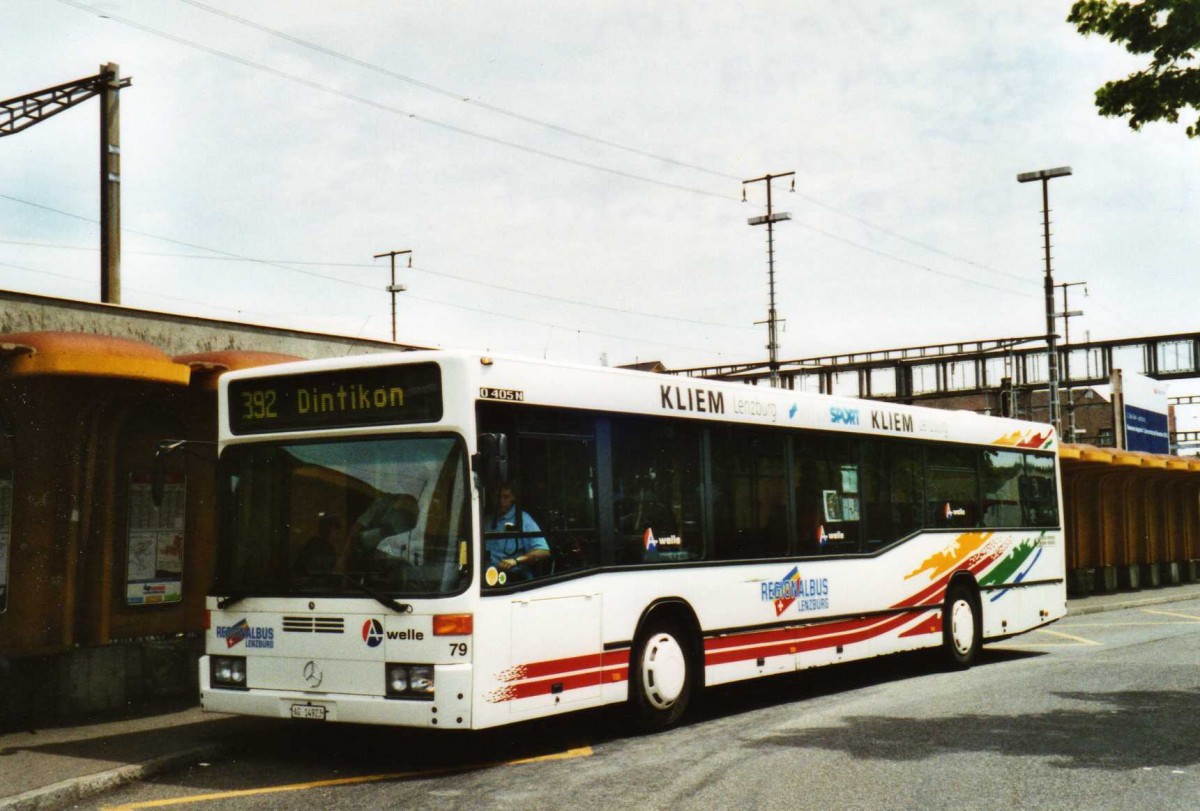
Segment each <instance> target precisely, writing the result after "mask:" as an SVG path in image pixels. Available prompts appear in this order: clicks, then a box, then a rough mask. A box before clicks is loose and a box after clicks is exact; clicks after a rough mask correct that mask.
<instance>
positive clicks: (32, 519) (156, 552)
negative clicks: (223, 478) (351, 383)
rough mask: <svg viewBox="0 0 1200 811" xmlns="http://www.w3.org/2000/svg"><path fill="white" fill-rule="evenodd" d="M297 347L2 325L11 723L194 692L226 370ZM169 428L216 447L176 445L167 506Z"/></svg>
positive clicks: (0, 636)
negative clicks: (158, 492)
mask: <svg viewBox="0 0 1200 811" xmlns="http://www.w3.org/2000/svg"><path fill="white" fill-rule="evenodd" d="M295 359H297V358H295V357H294V356H289V355H281V354H268V353H259V352H246V351H234V352H212V353H203V354H193V355H183V356H178V357H174V358H172V357H168V356H167V355H166V354H165V353H163V352H162V351H161V350H159V349H157V348H155V347H153V346H151V345H149V344H146V343H142V342H139V341H136V340H131V339H128V338H118V337H112V336H104V335H92V334H85V333H76V332H50V331H47V332H27V333H14V334H7V335H0V728H3V727H4V726H5V724H4V720H5V718H8V719H9V720H10V722H12V721H17V722H19V721H21V720H28V719H30V718H36V719H42V720H44V719H48V718H55V717H65V716H72V715H79V714H85V713H89V712H95V711H100V710H107V709H115V708H119V707H124V706H126V705H128V704H130V703H138V702H141V701H144V700H148V699H150V698H153V697H159V696H168V695H180V696H184V695H194V686H195V679H196V676H195V667H194V661H195V656H197V655H198V649H197V644H198V640H197V633H198V632H199V631H200V630H202V628H203V624H204V615H205V612H204V594H205V591H206V590H207V588H208V584H209V581H210V579H211V573H212V566H213V553H214V548H215V544H214V538H215V513H216V509H215V503H214V500H215V489H214V488H215V480H216V477H215V469H214V465H215V459H216V454H215V439H216V384H215V381H216V378H217V377H218V376H219V374H220V373H221V372H223V371H226V370H229V369H236V368H247V367H250V366H258V365H264V364H268V363H278V362H282V361H285V360H295ZM165 438H177V439H189V440H201V441H206V442H208V443H210V444H208V445H198V446H196V447H199V448H200V450H199V451H197V452H193V453H179V454H174V455H173V456H172V457H171V461H170V468H169V472H168V476H167V484H166V488H165V498H164V499H163V500H162V503H161V505H156V504H155V503H154V500H153V499H152V497H151V487H150V477H151V471H152V467H153V464H154V456H155V450H156V447H157V444H158V442H159V441H161V440H163V439H165ZM205 449H208V452H207V453H205Z"/></svg>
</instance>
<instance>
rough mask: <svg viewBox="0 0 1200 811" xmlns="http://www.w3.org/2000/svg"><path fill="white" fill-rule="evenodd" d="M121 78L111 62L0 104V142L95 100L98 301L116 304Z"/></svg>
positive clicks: (124, 82)
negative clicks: (97, 127) (97, 100)
mask: <svg viewBox="0 0 1200 811" xmlns="http://www.w3.org/2000/svg"><path fill="white" fill-rule="evenodd" d="M131 82H132V79H129V78H128V77H126V78H124V79H122V78H121V69H120V66H119V65H117V63H115V62H109V63H108V64H105V65H101V66H100V73H98V74H96V75H95V76H88V77H87V78H84V79H77V80H75V81H73V82H67V83H66V84H60V85H56V86H54V87H48V88H46V89H45V90H38V91H36V92H33V93H27V94H25V95H24V96H16V97H15V98H11V99H5V100H4V101H0V138H3V137H4V136H5V135H13V134H15V133H18V132H20V131H21V130H25V129H29V128H30V127H32V126H33V125H34V124H40V123H41V122H43V121H45V120H46V119H47V118H50V117H51V116H53V115H57V114H58V113H61V112H62V111H63V110H66V109H69V108H71V107H74V106H75V105H76V104H82V103H83V102H85V101H87V100H88V99H90V98H91V97H92V96H96V95H98V96H100V300H101V301H103V302H105V303H106V304H120V303H121V116H120V109H121V108H120V103H119V98H120V90H121V89H122V88H125V87H129V85H130V83H131Z"/></svg>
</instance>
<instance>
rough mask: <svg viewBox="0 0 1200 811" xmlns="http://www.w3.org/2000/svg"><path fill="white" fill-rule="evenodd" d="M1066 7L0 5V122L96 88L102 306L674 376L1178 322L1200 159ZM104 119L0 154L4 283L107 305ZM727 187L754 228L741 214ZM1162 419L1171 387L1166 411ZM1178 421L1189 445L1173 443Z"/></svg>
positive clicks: (1115, 53) (84, 115)
mask: <svg viewBox="0 0 1200 811" xmlns="http://www.w3.org/2000/svg"><path fill="white" fill-rule="evenodd" d="M1069 8H1070V3H1069V2H1066V1H1065V0H1063V1H1062V2H1045V1H1044V0H1020V2H1007V3H995V2H990V1H988V0H981V1H978V2H976V1H975V0H927V1H926V2H921V3H895V2H882V1H878V2H877V1H873V0H872V1H868V0H847V1H846V2H839V3H828V2H809V1H805V2H785V1H784V0H743V2H739V3H721V4H718V3H712V2H706V3H691V4H683V3H661V2H653V1H652V0H639V2H628V3H626V2H616V1H614V0H609V1H607V2H594V1H593V2H577V3H547V2H526V1H524V0H515V1H513V2H508V1H507V0H497V2H488V3H480V2H476V3H467V2H460V1H459V0H443V2H438V3H412V2H408V3H397V2H394V1H393V0H386V1H385V0H374V1H369V0H345V1H344V2H338V3H335V4H330V3H314V2H279V1H277V0H260V2H255V3H239V2H234V1H233V0H4V2H2V3H0V32H2V34H0V37H2V39H0V41H2V42H3V48H0V99H6V98H10V97H14V96H19V95H23V94H26V93H31V92H33V91H36V90H40V89H43V88H47V87H50V86H53V85H57V84H61V83H64V82H68V81H71V80H74V79H79V78H83V77H86V76H89V75H93V74H95V73H97V72H98V70H99V66H100V65H101V64H102V63H106V62H110V61H111V62H116V63H118V64H119V65H120V70H121V75H122V76H128V77H131V78H132V84H131V86H130V87H129V88H128V89H127V90H123V91H122V92H121V100H120V105H121V162H122V167H121V175H122V176H121V191H122V227H123V236H122V245H123V261H122V281H121V284H122V303H123V304H125V305H128V306H131V307H137V308H144V309H150V310H157V311H166V312H174V313H185V314H193V315H201V316H208V317H214V318H221V319H229V320H236V321H244V322H250V323H258V324H267V325H272V326H281V327H289V328H296V329H303V330H310V331H316V332H326V333H333V334H338V335H351V336H360V337H365V338H372V339H379V340H388V339H390V337H391V305H390V295H389V294H388V293H387V292H386V291H385V289H384V288H385V287H386V285H387V284H388V283H389V281H390V278H389V274H390V267H389V264H388V260H387V259H374V258H373V257H374V255H375V254H379V253H383V252H386V251H391V250H411V251H412V254H411V260H412V267H411V269H410V268H409V267H408V266H407V257H401V258H400V260H399V262H398V269H397V282H398V283H400V284H402V285H404V286H405V287H406V288H407V289H406V291H405V292H403V293H401V294H399V295H398V296H397V332H398V340H399V341H400V342H401V343H408V344H415V345H420V346H436V347H463V348H473V349H482V350H486V351H490V352H497V353H510V354H517V355H524V356H534V357H545V358H550V359H555V360H562V361H569V362H578V363H584V364H601V363H608V364H612V365H616V364H624V363H633V362H638V361H648V360H661V361H663V362H664V363H665V364H667V366H669V367H673V368H683V367H689V366H705V365H715V364H726V363H739V362H747V361H756V360H762V359H764V358H765V356H766V348H765V344H766V327H765V326H764V325H763V324H761V323H757V322H762V321H764V320H765V319H766V316H767V309H768V283H767V282H768V280H767V245H766V231H765V229H764V228H763V227H761V226H760V227H752V226H750V225H748V224H747V219H748V218H750V217H754V216H758V215H761V214H763V213H764V211H765V199H766V198H765V192H766V188H765V186H766V184H765V183H763V182H759V183H751V184H744V183H743V181H744V180H748V179H752V178H759V177H762V176H764V175H767V174H774V175H782V174H785V173H787V172H794V173H795V175H794V179H795V190H794V192H793V191H791V190H790V180H791V178H782V179H777V180H775V181H774V183H773V187H772V191H773V195H772V197H773V203H774V210H775V211H776V212H780V211H785V212H788V213H790V215H791V219H790V220H789V221H787V222H783V223H781V224H780V225H778V226H777V227H776V229H775V281H776V309H777V312H778V314H779V317H780V318H781V319H786V320H785V321H784V322H783V323H782V326H781V331H780V335H779V337H780V350H779V356H780V357H781V358H783V359H797V358H806V357H813V356H820V355H828V354H836V353H846V352H854V351H862V350H870V349H883V348H891V347H903V346H918V345H923V344H934V343H941V342H959V341H975V340H987V339H993V338H1003V337H1012V336H1029V335H1038V334H1044V332H1045V315H1044V298H1043V287H1042V285H1043V273H1044V265H1043V257H1042V213H1041V190H1040V185H1039V184H1036V183H1032V184H1019V183H1018V182H1017V181H1016V175H1017V174H1018V173H1020V172H1025V171H1031V170H1036V169H1043V168H1050V167H1058V166H1071V167H1072V169H1073V171H1074V174H1073V175H1072V176H1071V177H1066V178H1060V179H1056V180H1054V181H1052V182H1051V184H1050V206H1051V209H1052V211H1051V219H1052V221H1053V223H1052V230H1053V234H1054V235H1053V243H1054V248H1053V261H1054V271H1055V280H1056V281H1060V282H1064V281H1079V282H1084V281H1086V282H1087V286H1086V297H1085V294H1084V288H1083V287H1074V288H1071V293H1070V295H1071V301H1070V307H1071V309H1072V310H1076V309H1079V310H1083V313H1084V314H1083V315H1082V316H1079V317H1077V318H1073V319H1071V323H1070V330H1071V336H1072V338H1073V339H1076V340H1078V339H1082V338H1085V337H1089V336H1090V338H1092V339H1093V340H1106V339H1116V338H1125V337H1135V336H1143V335H1155V334H1165V333H1172V332H1192V331H1195V330H1197V328H1198V325H1197V319H1196V303H1197V302H1198V301H1200V273H1196V272H1194V269H1193V267H1192V264H1193V262H1194V257H1196V256H1197V255H1200V244H1198V243H1200V229H1198V228H1197V227H1196V223H1197V222H1198V221H1200V199H1198V197H1197V194H1196V191H1197V188H1198V184H1200V141H1189V139H1187V138H1186V137H1185V135H1184V132H1183V129H1184V124H1178V125H1171V124H1154V125H1150V126H1148V127H1146V128H1145V129H1144V130H1143V131H1142V132H1133V131H1132V130H1130V129H1129V127H1128V125H1127V124H1126V123H1125V121H1123V120H1121V119H1109V118H1102V117H1100V116H1099V115H1098V114H1097V112H1096V110H1095V107H1094V103H1093V94H1094V92H1095V89H1096V88H1097V87H1099V86H1100V85H1102V84H1103V83H1104V82H1105V81H1107V80H1110V79H1115V78H1119V77H1121V76H1124V75H1126V74H1128V73H1130V72H1132V71H1134V70H1136V69H1138V68H1139V67H1140V61H1139V59H1138V58H1135V57H1132V56H1130V55H1128V54H1126V53H1125V52H1124V51H1123V50H1122V49H1121V48H1120V47H1118V46H1116V45H1114V44H1112V43H1109V42H1107V41H1105V40H1103V39H1100V38H1096V37H1092V38H1084V37H1082V36H1080V35H1079V34H1078V33H1077V32H1075V30H1074V29H1073V28H1072V26H1070V25H1069V24H1067V23H1066V21H1065V20H1066V16H1067V13H1068V11H1069ZM97 118H98V102H97V101H96V100H92V101H89V102H86V103H84V104H82V105H80V106H78V107H76V108H74V109H71V110H68V111H65V112H63V113H61V114H59V115H57V116H55V117H53V118H51V119H48V120H46V121H45V122H44V123H41V124H38V125H37V126H35V127H33V128H31V129H28V130H25V131H23V132H20V133H17V134H15V135H12V136H9V137H6V138H2V139H0V286H2V287H3V288H5V289H9V290H15V291H21V292H28V293H36V294H43V295H50V296H59V297H65V298H72V299H82V300H98V298H99V252H98V248H99V226H98V223H97V220H98V218H99V203H98V199H99V189H98V177H97V174H98V168H97V153H98V145H97ZM743 190H745V193H746V196H747V201H746V202H742V194H743ZM1173 393H1174V389H1173ZM1181 427H1183V426H1181Z"/></svg>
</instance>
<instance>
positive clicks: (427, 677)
mask: <svg viewBox="0 0 1200 811" xmlns="http://www.w3.org/2000/svg"><path fill="white" fill-rule="evenodd" d="M384 684H385V686H386V693H385V694H386V695H387V697H388V698H407V699H417V700H418V701H432V700H433V665H410V664H400V663H399V662H388V663H387V664H386V665H384Z"/></svg>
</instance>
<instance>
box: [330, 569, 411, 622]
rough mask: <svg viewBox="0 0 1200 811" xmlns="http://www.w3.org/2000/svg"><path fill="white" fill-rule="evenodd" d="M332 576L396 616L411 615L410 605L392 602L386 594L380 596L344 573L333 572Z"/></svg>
mask: <svg viewBox="0 0 1200 811" xmlns="http://www.w3.org/2000/svg"><path fill="white" fill-rule="evenodd" d="M334 574H336V575H338V576H339V577H341V578H342V580H344V581H345V582H346V583H348V584H349V585H351V586H353V587H354V588H355V589H356V590H357V591H361V592H362V593H363V594H365V595H367V596H368V597H370V598H371V599H373V600H375V602H377V603H379V604H380V605H382V606H383V607H385V608H390V609H392V610H393V611H395V612H396V613H397V614H411V613H412V610H413V607H412V606H411V605H409V604H408V603H398V602H396V601H395V600H393V599H392V598H391V597H388V596H387V595H386V594H380V593H379V592H378V591H376V590H375V589H373V588H371V587H370V586H368V585H367V584H366V583H363V582H361V581H359V580H355V579H354V578H353V577H351V576H350V575H348V574H346V573H345V572H334Z"/></svg>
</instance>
